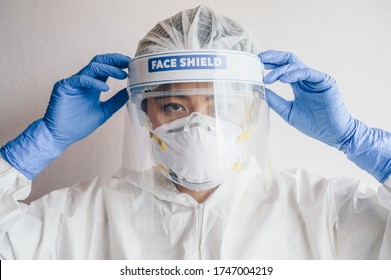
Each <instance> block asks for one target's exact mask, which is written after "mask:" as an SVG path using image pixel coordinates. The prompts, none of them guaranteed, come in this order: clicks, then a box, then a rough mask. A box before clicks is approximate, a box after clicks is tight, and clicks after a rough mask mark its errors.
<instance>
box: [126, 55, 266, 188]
mask: <svg viewBox="0 0 391 280" xmlns="http://www.w3.org/2000/svg"><path fill="white" fill-rule="evenodd" d="M128 92H129V97H130V98H129V101H128V103H127V107H128V111H129V115H130V127H131V131H130V134H129V135H128V136H129V137H127V139H126V141H125V146H127V145H128V144H129V145H130V146H132V147H129V148H128V149H127V150H128V154H125V157H124V162H125V163H127V164H125V166H127V167H129V168H131V169H133V170H137V171H141V172H143V171H148V170H155V171H158V173H161V174H163V175H164V176H165V177H167V178H168V179H170V180H171V181H172V182H174V183H175V184H179V185H181V186H183V187H185V188H188V189H191V190H205V189H210V188H214V187H216V186H219V185H220V184H222V183H224V182H225V181H226V180H228V179H229V177H230V175H231V174H233V173H236V172H241V171H243V169H245V166H246V164H247V162H248V161H249V159H250V158H257V160H258V162H262V161H263V160H262V159H263V158H264V152H263V150H264V147H265V145H264V144H265V143H262V142H265V140H264V141H262V140H260V138H264V139H266V136H267V130H268V114H267V112H268V110H267V106H266V104H265V102H264V100H263V94H264V84H263V67H262V63H261V61H260V59H259V58H258V57H257V56H256V55H253V54H250V53H246V52H240V51H222V50H216V51H213V50H200V51H181V52H167V53H156V54H149V55H143V56H139V57H136V58H134V59H133V60H132V61H131V62H130V63H129V86H128ZM259 135H262V137H258V136H259ZM254 147H256V148H255V149H254ZM125 148H126V147H125ZM125 150H126V149H125ZM261 166H262V163H261ZM140 174H142V173H140ZM140 176H142V175H140Z"/></svg>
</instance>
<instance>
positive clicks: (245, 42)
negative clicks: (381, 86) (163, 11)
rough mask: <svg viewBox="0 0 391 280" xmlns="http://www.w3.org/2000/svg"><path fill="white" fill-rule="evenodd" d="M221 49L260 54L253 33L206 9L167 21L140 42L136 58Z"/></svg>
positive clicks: (179, 14) (181, 13)
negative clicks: (167, 52) (170, 52)
mask: <svg viewBox="0 0 391 280" xmlns="http://www.w3.org/2000/svg"><path fill="white" fill-rule="evenodd" d="M199 49H222V50H236V51H244V52H250V53H255V54H257V48H256V46H255V43H254V41H253V38H252V35H251V33H250V32H249V31H248V30H246V29H245V28H243V27H242V26H241V25H240V24H238V23H237V22H235V21H233V20H232V19H230V18H228V17H225V16H223V15H220V14H218V13H216V12H215V11H213V10H212V9H211V8H209V7H207V6H203V5H201V6H198V7H196V8H194V9H189V10H185V11H182V12H179V13H178V14H176V15H174V16H173V17H170V18H168V19H165V20H163V21H161V22H159V23H158V24H156V25H155V27H153V28H152V30H151V31H149V32H148V34H147V35H146V36H145V37H144V38H143V39H142V40H141V41H140V42H139V44H138V48H137V51H136V56H139V55H143V54H150V53H157V52H165V51H176V50H199Z"/></svg>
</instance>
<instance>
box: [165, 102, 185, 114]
mask: <svg viewBox="0 0 391 280" xmlns="http://www.w3.org/2000/svg"><path fill="white" fill-rule="evenodd" d="M184 110H185V108H184V107H183V106H182V105H179V104H177V103H170V104H167V105H164V111H171V112H180V111H184Z"/></svg>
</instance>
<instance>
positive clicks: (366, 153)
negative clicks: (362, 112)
mask: <svg viewBox="0 0 391 280" xmlns="http://www.w3.org/2000/svg"><path fill="white" fill-rule="evenodd" d="M339 150H340V151H342V152H344V153H345V154H346V156H347V157H348V159H350V160H351V161H352V162H354V163H355V164H356V165H357V166H358V167H360V168H362V169H364V170H366V171H367V172H368V173H369V174H371V175H372V176H374V177H375V178H376V180H378V181H379V182H381V183H384V182H385V181H386V180H387V179H388V178H389V176H390V174H391V133H389V132H387V131H384V130H381V129H378V128H370V127H368V126H366V125H365V124H364V123H362V122H360V121H358V120H354V132H353V133H352V135H351V137H350V139H349V140H348V141H346V143H344V145H342V146H341V147H340V149H339Z"/></svg>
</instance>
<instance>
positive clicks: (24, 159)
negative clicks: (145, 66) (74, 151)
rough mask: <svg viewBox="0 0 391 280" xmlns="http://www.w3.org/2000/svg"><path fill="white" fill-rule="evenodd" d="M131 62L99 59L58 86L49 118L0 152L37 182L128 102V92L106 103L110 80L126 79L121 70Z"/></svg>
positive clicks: (117, 57)
mask: <svg viewBox="0 0 391 280" xmlns="http://www.w3.org/2000/svg"><path fill="white" fill-rule="evenodd" d="M129 61H130V58H129V57H128V56H124V55H121V54H106V55H98V56H96V57H95V58H94V59H93V60H92V61H91V62H90V63H89V64H88V65H87V66H86V67H84V68H83V69H82V70H81V71H80V72H78V73H77V74H76V75H74V76H72V77H70V78H68V79H64V80H61V81H59V82H57V83H56V84H55V85H54V88H53V91H52V95H51V97H50V101H49V105H48V108H47V110H46V113H45V116H44V117H43V118H42V119H39V120H37V121H35V122H33V123H32V124H31V125H30V126H29V127H28V128H27V129H26V130H25V131H24V132H23V133H22V134H20V135H19V136H18V137H17V138H15V139H14V140H12V141H10V142H8V143H7V144H6V145H5V146H4V147H2V148H1V149H0V155H1V157H2V158H3V159H5V160H6V161H7V162H8V163H9V164H11V165H12V166H13V167H15V168H16V169H18V170H19V171H20V172H21V173H23V174H24V175H25V176H26V177H27V178H28V179H33V178H34V177H35V176H36V175H37V174H38V173H39V172H41V171H42V170H43V169H44V168H45V167H46V166H47V165H48V164H49V163H50V162H51V161H52V160H53V159H55V158H56V157H58V156H59V155H61V154H62V153H63V152H64V151H65V149H66V148H67V147H68V146H70V145H71V144H73V143H74V142H76V141H79V140H81V139H83V138H84V137H86V136H88V135H89V134H91V133H92V132H93V131H94V130H95V129H97V128H98V127H99V126H100V125H102V124H103V123H104V122H105V121H106V120H108V119H109V118H110V117H111V116H112V115H113V114H114V113H115V112H116V111H117V110H119V109H120V108H121V107H122V106H123V105H124V104H125V103H126V101H127V100H128V94H127V91H126V89H123V90H121V91H119V92H118V93H117V94H115V95H114V96H113V97H112V98H110V99H109V100H107V101H105V102H101V101H100V100H99V98H100V94H101V92H102V91H108V90H109V86H108V85H107V84H106V83H105V82H106V81H107V79H108V77H113V78H116V79H121V80H123V79H126V77H127V74H126V72H125V71H123V70H121V69H123V68H126V67H127V66H128V63H129Z"/></svg>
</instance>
